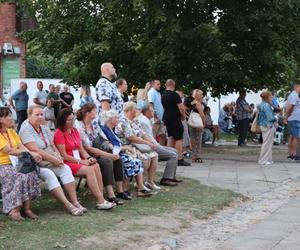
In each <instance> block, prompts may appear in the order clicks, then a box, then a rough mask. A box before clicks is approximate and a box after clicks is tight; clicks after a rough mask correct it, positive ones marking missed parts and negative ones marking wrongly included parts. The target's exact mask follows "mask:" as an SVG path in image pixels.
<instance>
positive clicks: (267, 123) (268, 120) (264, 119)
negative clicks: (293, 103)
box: [258, 91, 276, 165]
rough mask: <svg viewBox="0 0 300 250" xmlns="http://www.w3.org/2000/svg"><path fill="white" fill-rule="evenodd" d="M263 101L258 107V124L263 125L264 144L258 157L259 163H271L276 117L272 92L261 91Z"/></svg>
mask: <svg viewBox="0 0 300 250" xmlns="http://www.w3.org/2000/svg"><path fill="white" fill-rule="evenodd" d="M260 96H261V99H262V102H261V104H260V105H259V107H258V124H259V125H260V127H261V132H262V137H263V144H262V146H261V151H260V156H259V159H258V163H259V164H263V165H271V164H273V163H274V162H273V159H272V147H273V144H274V133H275V127H274V123H275V122H276V117H275V116H274V113H273V110H272V100H273V96H272V93H271V92H269V91H264V92H262V93H261V95H260Z"/></svg>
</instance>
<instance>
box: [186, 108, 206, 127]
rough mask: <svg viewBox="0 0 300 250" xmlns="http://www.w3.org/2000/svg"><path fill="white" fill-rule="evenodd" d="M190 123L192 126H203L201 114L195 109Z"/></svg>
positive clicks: (189, 120) (190, 117) (191, 114)
mask: <svg viewBox="0 0 300 250" xmlns="http://www.w3.org/2000/svg"><path fill="white" fill-rule="evenodd" d="M188 125H189V126H190V127H192V128H203V121H202V118H201V117H200V115H199V114H198V113H196V112H194V111H191V113H190V116H189V119H188Z"/></svg>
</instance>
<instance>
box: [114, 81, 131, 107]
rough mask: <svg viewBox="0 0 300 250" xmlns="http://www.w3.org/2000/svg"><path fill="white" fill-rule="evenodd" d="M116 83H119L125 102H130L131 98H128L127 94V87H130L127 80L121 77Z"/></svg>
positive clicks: (118, 86)
mask: <svg viewBox="0 0 300 250" xmlns="http://www.w3.org/2000/svg"><path fill="white" fill-rule="evenodd" d="M116 84H117V88H118V90H119V92H120V93H121V96H122V99H123V102H124V103H125V102H128V101H129V99H128V95H127V94H126V92H127V89H128V84H127V82H126V80H125V79H119V80H118V81H117V83H116Z"/></svg>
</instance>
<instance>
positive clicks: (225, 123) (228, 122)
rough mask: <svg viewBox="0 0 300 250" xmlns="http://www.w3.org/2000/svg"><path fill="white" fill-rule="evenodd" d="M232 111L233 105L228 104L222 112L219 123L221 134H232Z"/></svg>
mask: <svg viewBox="0 0 300 250" xmlns="http://www.w3.org/2000/svg"><path fill="white" fill-rule="evenodd" d="M232 109H233V107H232V105H231V104H230V103H227V104H225V105H224V107H223V108H222V109H221V110H220V114H219V120H218V123H219V127H220V129H221V132H223V133H230V132H231V130H232V128H233V122H232V116H231V115H232V112H233V110H232Z"/></svg>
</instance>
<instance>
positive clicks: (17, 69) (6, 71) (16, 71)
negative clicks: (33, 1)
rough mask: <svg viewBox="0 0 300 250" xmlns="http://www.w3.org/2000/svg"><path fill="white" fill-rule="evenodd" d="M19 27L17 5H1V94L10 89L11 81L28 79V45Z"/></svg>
mask: <svg viewBox="0 0 300 250" xmlns="http://www.w3.org/2000/svg"><path fill="white" fill-rule="evenodd" d="M17 25H18V22H17V12H16V5H15V4H14V3H9V2H8V3H0V47H1V50H0V93H3V92H6V89H7V88H9V87H10V79H12V78H24V77H26V61H25V55H26V44H25V43H24V42H23V41H22V40H21V38H20V37H18V35H17ZM11 46H12V47H11Z"/></svg>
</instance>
